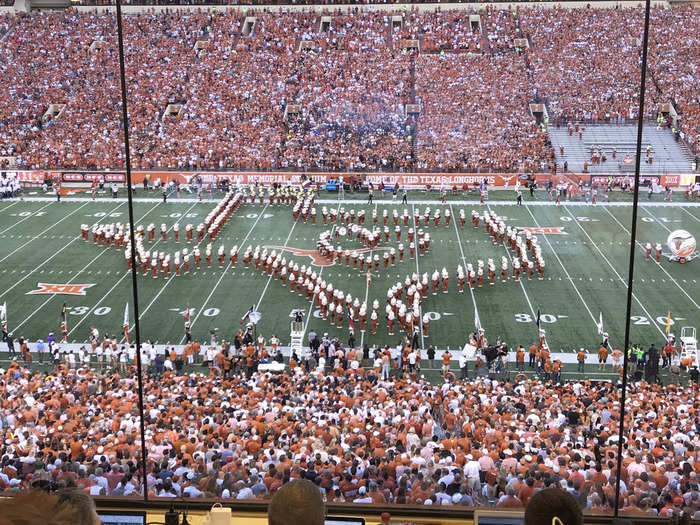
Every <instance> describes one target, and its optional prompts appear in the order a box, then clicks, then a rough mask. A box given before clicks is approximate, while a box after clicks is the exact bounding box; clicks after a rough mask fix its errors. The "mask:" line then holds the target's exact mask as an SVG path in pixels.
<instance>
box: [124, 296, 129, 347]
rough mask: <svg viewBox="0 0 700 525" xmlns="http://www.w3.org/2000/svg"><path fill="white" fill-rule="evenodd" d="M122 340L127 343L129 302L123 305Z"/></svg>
mask: <svg viewBox="0 0 700 525" xmlns="http://www.w3.org/2000/svg"><path fill="white" fill-rule="evenodd" d="M124 341H126V344H129V303H126V306H125V307H124Z"/></svg>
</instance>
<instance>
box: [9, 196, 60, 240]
mask: <svg viewBox="0 0 700 525" xmlns="http://www.w3.org/2000/svg"><path fill="white" fill-rule="evenodd" d="M54 202H56V201H54V200H52V201H51V202H49V203H48V204H45V205H44V206H42V207H41V208H39V209H38V210H36V211H33V212H32V213H31V214H30V215H27V216H26V217H25V218H24V219H20V220H18V221H17V222H16V223H14V224H13V225H12V226H8V227H7V228H5V229H4V230H3V231H1V232H0V235H2V234H3V233H5V232H9V231H10V230H11V229H12V228H14V227H15V226H17V225H18V224H21V223H23V222H24V221H26V220H27V219H29V218H30V217H33V216H34V214H35V213H37V212H40V211H41V210H43V209H44V208H47V207H49V206H51V205H52V204H53V203H54ZM8 207H9V206H8Z"/></svg>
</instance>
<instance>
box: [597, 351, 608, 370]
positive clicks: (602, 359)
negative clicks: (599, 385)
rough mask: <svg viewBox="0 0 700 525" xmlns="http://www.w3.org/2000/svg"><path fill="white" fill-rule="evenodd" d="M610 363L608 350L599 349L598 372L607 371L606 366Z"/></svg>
mask: <svg viewBox="0 0 700 525" xmlns="http://www.w3.org/2000/svg"><path fill="white" fill-rule="evenodd" d="M607 362H608V349H607V348H605V347H604V346H601V347H600V348H599V349H598V370H605V364H606V363H607Z"/></svg>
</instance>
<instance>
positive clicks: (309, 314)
mask: <svg viewBox="0 0 700 525" xmlns="http://www.w3.org/2000/svg"><path fill="white" fill-rule="evenodd" d="M355 202H357V201H355ZM342 203H343V201H341V200H340V194H339V195H338V207H337V208H336V210H335V216H336V221H335V222H336V223H335V224H334V225H333V227H332V228H331V239H332V238H333V232H334V231H335V228H336V226H337V225H338V220H339V219H337V217H338V213H339V212H340V206H341V204H342ZM359 204H361V203H359ZM324 268H325V266H322V267H321V269H320V270H319V271H318V280H319V282H320V281H321V275H322V274H323V269H324ZM315 300H316V293H315V292H314V295H313V296H312V297H311V306H309V312H308V313H307V314H306V321H305V322H304V333H306V329H307V328H308V327H309V321H310V320H311V312H313V309H314V301H315Z"/></svg>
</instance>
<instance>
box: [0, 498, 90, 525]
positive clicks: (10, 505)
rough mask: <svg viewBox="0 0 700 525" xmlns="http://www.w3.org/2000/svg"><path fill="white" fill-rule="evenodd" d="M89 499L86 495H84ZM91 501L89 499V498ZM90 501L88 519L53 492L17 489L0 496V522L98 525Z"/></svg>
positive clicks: (38, 524) (39, 524) (0, 523)
mask: <svg viewBox="0 0 700 525" xmlns="http://www.w3.org/2000/svg"><path fill="white" fill-rule="evenodd" d="M87 499H88V500H89V498H87ZM89 502H90V503H92V500H89ZM99 523H100V520H99V518H98V517H97V514H96V513H95V511H94V504H93V505H92V516H89V518H88V519H86V517H85V516H84V514H83V513H82V511H81V510H80V509H79V508H77V507H75V506H73V504H72V503H71V502H70V501H68V500H65V499H61V496H58V495H56V494H48V493H46V492H42V491H40V490H34V491H28V492H21V493H19V494H16V495H15V496H14V497H12V498H6V499H2V500H0V525H99Z"/></svg>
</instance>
